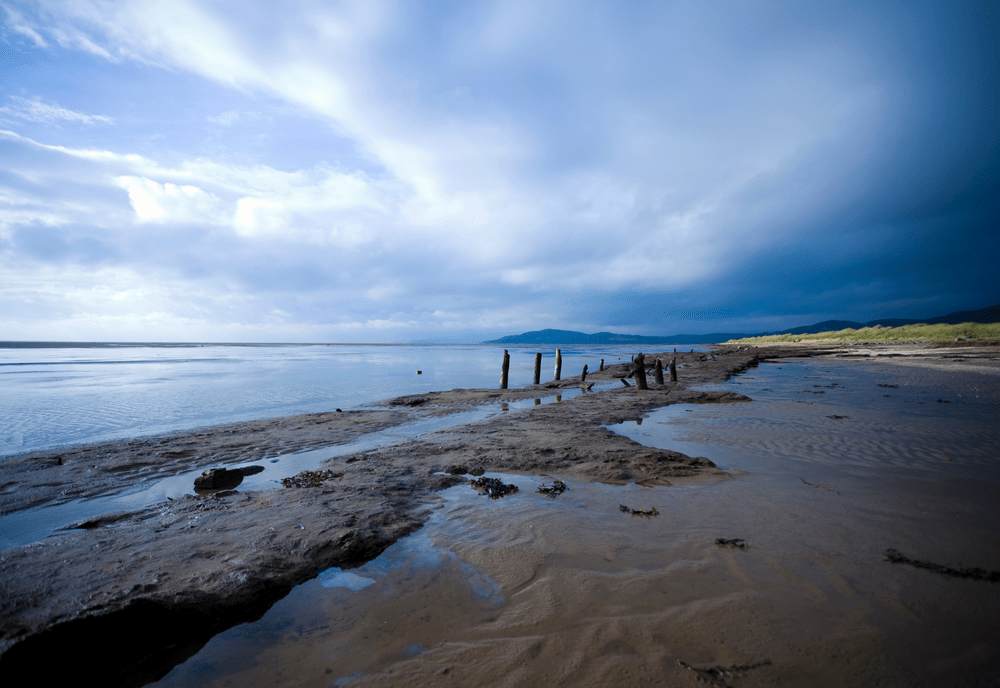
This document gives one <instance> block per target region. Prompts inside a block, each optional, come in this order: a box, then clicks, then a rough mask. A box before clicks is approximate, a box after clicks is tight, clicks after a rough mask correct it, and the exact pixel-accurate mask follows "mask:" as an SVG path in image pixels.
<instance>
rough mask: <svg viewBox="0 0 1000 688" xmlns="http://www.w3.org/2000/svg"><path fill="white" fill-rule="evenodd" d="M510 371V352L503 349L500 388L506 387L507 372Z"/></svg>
mask: <svg viewBox="0 0 1000 688" xmlns="http://www.w3.org/2000/svg"><path fill="white" fill-rule="evenodd" d="M509 372H510V354H509V353H507V349H504V350H503V368H501V370H500V389H507V374H508V373H509Z"/></svg>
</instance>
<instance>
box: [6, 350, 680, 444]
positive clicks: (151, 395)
mask: <svg viewBox="0 0 1000 688" xmlns="http://www.w3.org/2000/svg"><path fill="white" fill-rule="evenodd" d="M647 348H648V347H647ZM686 348H690V347H686ZM508 349H509V350H510V354H511V369H510V386H511V387H512V388H513V387H519V386H522V385H525V384H528V383H530V382H531V379H532V373H533V370H534V354H535V352H536V351H540V352H542V354H543V357H544V358H543V363H542V380H543V381H544V380H550V379H552V374H553V368H554V365H555V360H554V359H555V347H508ZM562 352H563V375H564V376H565V377H568V376H571V375H579V374H580V371H581V370H582V369H583V366H584V364H588V365H589V366H590V369H591V370H596V369H597V367H598V365H599V364H600V359H602V358H604V359H607V362H608V363H609V364H610V363H612V362H618V359H619V358H622V359H624V360H629V359H630V357H631V355H632V354H634V353H636V351H635V350H633V349H626V348H624V347H578V348H573V347H562ZM502 360H503V347H498V346H486V345H355V344H344V345H341V344H336V345H303V346H295V345H292V346H218V345H197V346H176V347H175V346H171V347H162V346H160V347H146V346H102V347H88V348H44V349H42V348H0V456H10V455H12V454H19V453H22V452H28V451H35V450H39V449H47V448H52V447H58V446H63V445H67V444H77V443H87V442H98V441H106V440H114V439H122V438H130V437H139V436H145V435H155V434H159V433H164V432H172V431H177V430H187V429H192V428H197V427H204V426H209V425H218V424H220V423H229V422H236V421H245V420H254V419H259V418H277V417H281V416H287V415H294V414H297V413H318V412H323V411H332V410H333V409H335V408H342V409H349V408H358V407H361V406H365V405H370V404H373V403H375V402H378V401H382V400H385V399H389V398H392V397H396V396H400V395H404V394H417V393H421V392H431V391H436V390H448V389H454V388H457V387H463V388H496V387H498V386H499V380H500V365H501V362H502ZM418 370H420V371H422V374H421V375H417V371H418Z"/></svg>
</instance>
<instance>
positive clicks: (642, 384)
mask: <svg viewBox="0 0 1000 688" xmlns="http://www.w3.org/2000/svg"><path fill="white" fill-rule="evenodd" d="M632 360H634V361H635V388H636V389H649V387H647V386H646V356H645V354H642V353H639V354H636V356H635V358H634V359H632Z"/></svg>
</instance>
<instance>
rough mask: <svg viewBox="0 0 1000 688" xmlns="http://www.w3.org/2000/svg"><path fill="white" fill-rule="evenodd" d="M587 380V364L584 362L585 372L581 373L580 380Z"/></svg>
mask: <svg viewBox="0 0 1000 688" xmlns="http://www.w3.org/2000/svg"><path fill="white" fill-rule="evenodd" d="M586 381H587V364H586V363H584V364H583V374H582V375H580V382H586Z"/></svg>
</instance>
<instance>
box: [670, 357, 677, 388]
mask: <svg viewBox="0 0 1000 688" xmlns="http://www.w3.org/2000/svg"><path fill="white" fill-rule="evenodd" d="M670 381H671V382H677V357H676V356H674V357H673V358H671V359H670Z"/></svg>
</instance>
